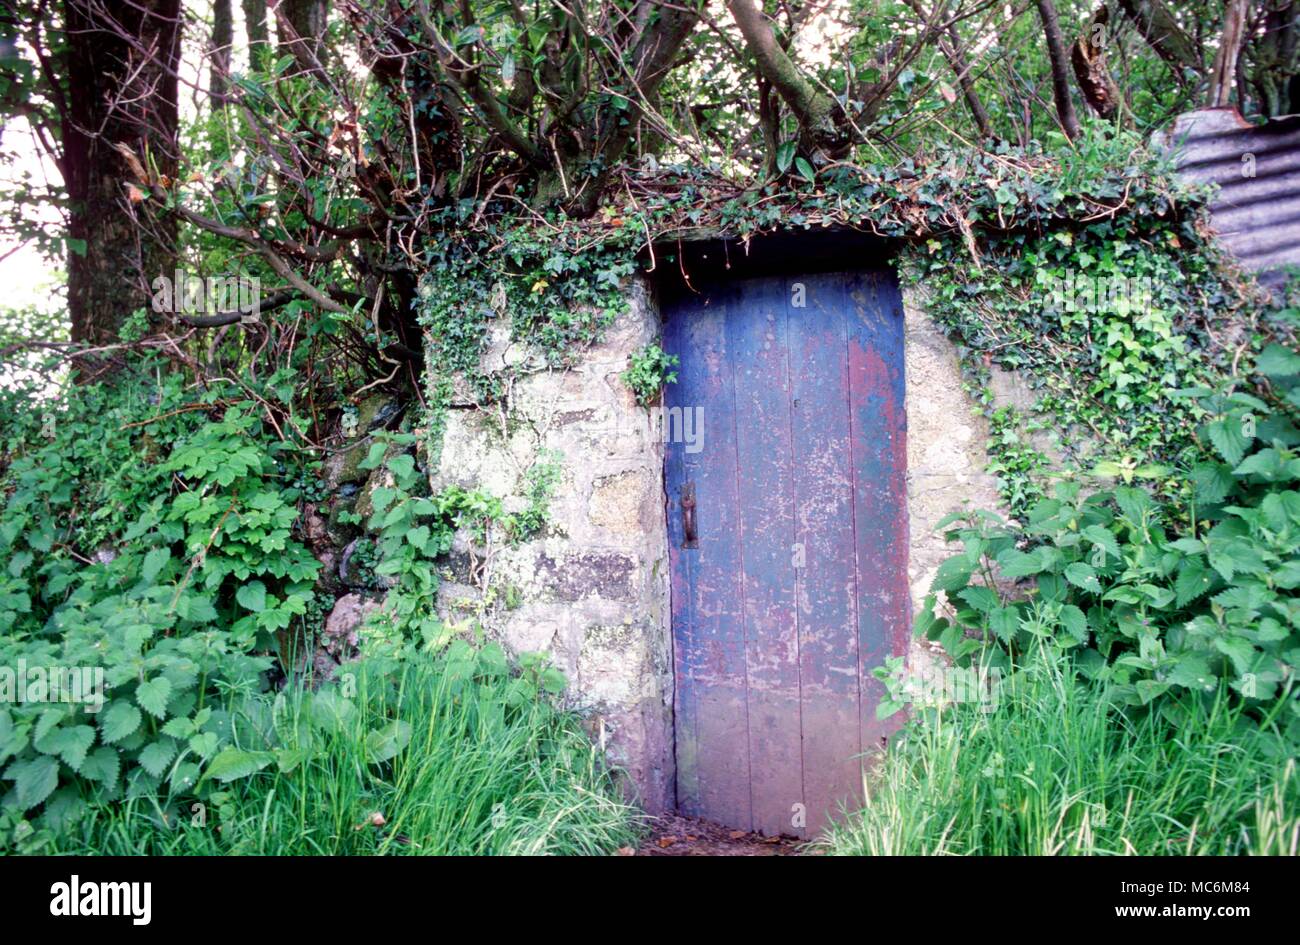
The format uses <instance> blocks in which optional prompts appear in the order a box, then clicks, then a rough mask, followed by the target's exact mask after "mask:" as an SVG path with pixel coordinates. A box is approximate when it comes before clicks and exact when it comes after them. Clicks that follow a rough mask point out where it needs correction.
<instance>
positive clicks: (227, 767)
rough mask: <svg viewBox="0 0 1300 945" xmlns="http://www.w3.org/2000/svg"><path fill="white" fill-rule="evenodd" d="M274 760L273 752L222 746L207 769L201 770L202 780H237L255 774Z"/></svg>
mask: <svg viewBox="0 0 1300 945" xmlns="http://www.w3.org/2000/svg"><path fill="white" fill-rule="evenodd" d="M274 760H275V754H274V753H273V752H269V751H244V750H243V749H240V748H235V747H234V746H231V747H228V748H223V749H222V750H221V753H220V754H219V755H217V757H215V758H213V759H212V763H211V764H209V765H208V770H207V771H205V772H203V778H202V780H203V781H207V780H209V779H212V778H215V779H216V780H218V781H222V782H228V781H237V780H238V779H240V778H246V777H248V776H249V775H253V774H256V773H257V772H259V771H261V770H262V769H263V768H265V767H266V766H267V765H269V764H270V763H271V762H272V761H274Z"/></svg>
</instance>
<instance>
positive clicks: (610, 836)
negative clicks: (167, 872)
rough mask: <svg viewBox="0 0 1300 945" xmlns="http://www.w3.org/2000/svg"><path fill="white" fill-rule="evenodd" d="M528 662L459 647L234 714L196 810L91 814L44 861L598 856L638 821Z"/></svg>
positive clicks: (549, 685)
mask: <svg viewBox="0 0 1300 945" xmlns="http://www.w3.org/2000/svg"><path fill="white" fill-rule="evenodd" d="M563 686H564V679H563V676H562V675H560V674H559V673H557V672H556V671H555V670H554V669H551V668H549V667H548V666H547V665H546V663H545V661H544V660H541V659H540V658H538V657H536V656H530V657H527V658H526V660H525V663H524V665H523V667H522V671H521V672H519V673H515V672H513V671H511V669H510V667H509V664H508V663H507V660H506V657H505V654H504V653H503V652H502V651H501V650H500V648H499V647H496V646H494V645H488V646H485V647H483V648H481V649H478V650H475V649H474V648H472V647H470V646H468V645H467V644H465V643H464V642H463V641H456V642H454V643H452V644H451V645H450V646H448V647H446V648H445V649H444V650H442V651H441V652H440V653H439V654H438V655H436V656H422V657H417V658H415V659H414V660H412V661H408V662H406V663H400V664H399V663H393V662H391V661H386V660H377V661H372V662H364V663H359V664H353V665H351V666H349V667H348V674H347V675H346V676H345V677H343V678H341V679H340V681H339V682H338V683H333V684H329V685H326V686H323V687H321V688H320V689H318V690H315V691H311V690H308V689H304V688H302V687H294V688H292V689H289V690H285V691H283V692H280V693H278V694H276V695H275V696H274V698H271V697H267V698H264V699H258V700H254V701H249V702H245V703H244V704H243V705H242V706H241V708H240V709H239V711H237V712H234V713H232V714H231V716H230V719H231V728H232V730H233V732H234V738H233V741H232V743H231V744H230V745H228V746H227V747H226V748H224V749H223V750H222V751H221V752H219V753H217V754H216V755H214V756H213V757H212V759H211V761H210V762H209V763H208V765H207V767H206V768H205V769H204V771H203V774H202V776H201V777H202V781H203V783H204V784H205V786H207V787H208V788H209V789H210V790H209V793H208V794H207V795H206V802H205V804H204V805H203V806H201V807H199V806H195V805H194V804H193V803H188V802H187V803H183V804H179V805H178V804H176V803H175V802H174V800H169V799H168V798H166V797H160V798H157V799H155V798H152V797H139V798H135V799H132V800H130V801H128V802H126V803H124V804H121V805H118V806H116V807H112V808H109V807H100V808H97V809H95V810H94V811H93V812H92V813H91V814H90V816H88V817H87V818H85V819H84V820H83V821H82V823H81V824H79V825H78V827H77V828H76V829H75V830H73V831H70V832H69V833H66V834H64V835H63V836H61V837H57V838H52V839H51V838H47V837H43V836H40V835H34V836H32V837H31V838H30V840H29V841H28V843H29V846H34V845H35V844H37V843H40V842H44V843H46V844H48V845H47V846H45V847H43V849H45V850H47V851H51V852H61V853H63V852H66V853H96V854H131V855H138V854H141V853H145V854H182V853H184V854H205V855H212V854H278V855H286V854H287V855H303V854H305V855H346V854H352V855H357V854H364V855H374V854H379V855H439V854H531V855H540V854H548V855H555V854H607V853H611V852H613V851H614V850H615V849H617V848H619V847H621V846H624V845H627V844H629V843H631V842H633V840H634V839H635V825H636V820H637V815H636V813H635V811H634V809H633V808H631V807H629V806H628V805H626V804H625V803H624V802H623V801H622V800H621V799H620V797H619V794H618V789H617V787H616V786H615V784H614V780H613V777H612V775H611V773H610V772H609V771H608V770H607V769H606V768H605V767H604V766H603V764H602V762H601V759H600V757H599V755H598V753H597V751H596V749H595V747H594V746H593V745H592V744H591V741H590V740H589V739H588V737H587V736H586V734H585V733H584V732H583V730H582V727H581V725H580V723H579V720H578V719H577V718H576V717H575V716H573V715H571V714H569V713H566V712H562V711H559V710H557V709H556V708H555V707H554V705H553V703H552V701H551V698H550V694H551V693H553V692H556V691H558V690H560V689H562V688H563Z"/></svg>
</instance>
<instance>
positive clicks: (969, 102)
mask: <svg viewBox="0 0 1300 945" xmlns="http://www.w3.org/2000/svg"><path fill="white" fill-rule="evenodd" d="M939 48H940V49H941V50H942V51H943V53H944V56H945V58H946V59H947V60H948V64H949V65H950V66H952V71H953V72H954V73H955V74H956V76H957V84H958V85H959V86H961V93H962V96H963V97H964V98H965V99H966V107H967V108H968V109H970V117H971V120H972V121H973V122H975V127H976V128H977V129H978V130H979V133H980V137H981V138H983V139H984V140H985V141H992V140H993V139H995V138H996V137H997V136H996V135H995V134H994V133H993V123H992V122H991V121H989V113H988V112H987V111H986V110H985V109H984V103H983V102H982V101H981V100H980V97H979V93H978V92H977V91H976V90H975V79H974V77H973V76H972V75H971V74H970V65H969V64H968V63H967V62H966V54H965V53H964V52H962V48H961V37H960V36H958V35H957V24H955V23H949V24H948V41H947V43H944V42H940V43H939Z"/></svg>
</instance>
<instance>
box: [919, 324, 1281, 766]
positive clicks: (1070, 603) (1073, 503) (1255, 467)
mask: <svg viewBox="0 0 1300 945" xmlns="http://www.w3.org/2000/svg"><path fill="white" fill-rule="evenodd" d="M1255 367H1256V371H1257V372H1258V374H1260V375H1262V378H1263V380H1264V383H1262V384H1261V385H1260V392H1261V393H1263V394H1266V395H1267V398H1268V399H1264V397H1261V396H1256V395H1255V394H1251V393H1245V392H1243V391H1238V390H1228V391H1225V392H1223V393H1216V392H1213V391H1210V390H1208V389H1205V388H1196V389H1189V390H1184V391H1181V392H1179V394H1180V396H1182V397H1184V398H1187V399H1194V400H1195V401H1196V402H1197V403H1198V404H1199V407H1200V409H1201V410H1202V411H1203V412H1204V413H1205V415H1206V416H1207V417H1208V418H1209V419H1208V420H1207V422H1206V423H1204V424H1203V425H1202V426H1201V427H1200V431H1199V432H1200V436H1201V437H1202V438H1203V440H1204V442H1205V443H1207V444H1208V446H1209V449H1210V452H1209V454H1208V455H1205V456H1203V457H1202V458H1201V460H1200V461H1198V462H1196V463H1194V464H1193V465H1192V466H1191V467H1190V468H1189V469H1188V470H1187V474H1186V476H1185V477H1180V478H1185V479H1186V481H1187V482H1188V483H1189V488H1190V490H1191V494H1192V499H1191V502H1192V508H1191V513H1190V515H1189V516H1187V517H1184V516H1183V515H1182V513H1181V509H1179V508H1177V506H1176V504H1175V503H1173V502H1172V501H1161V500H1159V499H1157V498H1153V496H1152V495H1151V493H1150V492H1149V491H1148V490H1147V489H1145V488H1143V487H1141V486H1140V485H1137V484H1129V485H1124V484H1120V485H1115V486H1113V487H1100V484H1099V483H1090V484H1089V488H1085V487H1084V483H1083V482H1081V481H1078V480H1076V481H1069V480H1067V481H1063V482H1060V483H1058V485H1057V487H1056V489H1055V494H1054V495H1053V496H1052V497H1050V498H1045V499H1042V500H1040V501H1039V502H1037V503H1035V504H1034V506H1033V507H1032V508H1031V509H1030V511H1029V515H1028V520H1027V522H1026V523H1025V524H1024V525H1023V527H1018V526H1013V525H1011V524H1008V523H1006V522H1004V521H1002V519H1000V518H999V517H998V516H996V515H993V514H992V513H988V512H978V513H973V514H969V515H967V514H964V513H963V514H959V515H955V516H950V517H949V518H948V519H947V520H945V521H944V522H943V523H941V526H940V527H941V528H944V529H947V532H946V534H947V537H948V539H949V540H951V541H956V542H960V543H961V545H962V547H963V551H962V553H961V554H960V555H958V556H956V557H954V558H951V559H949V560H948V561H946V562H945V563H944V564H943V565H942V566H941V567H940V569H939V572H938V575H937V576H936V579H935V581H934V585H933V588H932V593H931V595H930V596H929V597H928V598H927V600H926V604H925V607H924V608H923V609H922V612H921V614H920V615H919V617H918V618H917V626H916V629H917V632H918V633H919V634H923V635H925V636H926V637H928V638H929V639H932V640H937V641H939V642H940V643H942V645H943V646H944V647H945V649H946V650H947V651H948V653H949V654H950V655H951V656H952V657H953V658H954V659H956V660H957V661H958V662H959V663H960V664H962V665H967V664H969V663H970V661H971V660H973V659H977V658H979V659H984V658H986V657H987V653H988V648H990V647H991V648H992V651H993V653H994V654H995V655H996V654H1001V656H1002V658H1003V663H1004V665H1005V664H1006V663H1007V662H1014V661H1015V659H1016V658H1017V657H1018V656H1019V655H1020V654H1023V653H1025V652H1028V651H1029V650H1030V649H1031V647H1032V646H1033V644H1034V643H1035V641H1037V640H1045V641H1049V642H1050V643H1052V644H1054V645H1056V646H1057V647H1060V648H1062V649H1066V650H1070V651H1072V652H1074V653H1075V654H1076V655H1077V661H1078V665H1079V666H1080V668H1081V669H1082V670H1083V671H1084V672H1086V673H1088V674H1089V675H1092V676H1095V677H1099V678H1106V679H1107V680H1108V681H1109V682H1111V683H1113V684H1114V691H1115V692H1116V693H1117V694H1118V695H1119V696H1120V697H1121V698H1124V699H1127V700H1128V701H1129V702H1130V703H1132V704H1133V705H1155V706H1157V707H1158V708H1159V710H1160V711H1162V712H1165V713H1166V714H1167V715H1169V716H1170V717H1172V718H1174V719H1177V718H1178V716H1179V714H1180V712H1183V711H1186V705H1187V703H1186V701H1185V700H1187V699H1190V698H1196V697H1200V696H1204V697H1208V696H1209V694H1211V693H1214V692H1215V691H1216V690H1218V688H1219V687H1220V686H1221V685H1227V686H1229V687H1230V688H1231V690H1232V691H1233V692H1235V693H1236V695H1237V696H1238V697H1239V698H1240V699H1242V700H1245V702H1246V703H1247V704H1248V705H1249V706H1251V707H1252V709H1253V714H1254V716H1255V717H1256V718H1257V719H1258V721H1259V722H1260V724H1261V725H1270V726H1271V725H1276V726H1278V728H1279V729H1280V730H1282V731H1283V732H1284V733H1285V734H1286V736H1287V738H1288V741H1289V743H1290V744H1291V745H1292V746H1293V749H1294V750H1300V701H1298V700H1297V690H1296V686H1295V683H1296V679H1295V675H1296V670H1297V667H1300V594H1298V593H1297V590H1298V589H1300V490H1297V487H1296V483H1297V482H1300V451H1298V447H1300V430H1298V429H1297V426H1296V424H1295V422H1294V418H1295V416H1296V415H1297V409H1298V408H1300V355H1297V354H1296V353H1295V352H1294V351H1293V350H1290V349H1289V348H1288V347H1285V346H1283V345H1280V344H1272V345H1269V346H1268V347H1266V348H1265V349H1264V350H1263V351H1262V352H1261V353H1260V355H1259V357H1258V358H1257V360H1256V365H1255ZM1112 466H1114V464H1110V465H1109V466H1107V467H1106V471H1107V472H1110V473H1115V472H1117V471H1119V472H1120V473H1121V475H1120V476H1119V479H1120V480H1121V481H1122V480H1123V479H1125V478H1126V477H1125V476H1124V475H1122V472H1123V471H1122V470H1117V469H1115V468H1111V467H1112ZM1127 478H1128V479H1129V481H1130V482H1134V483H1136V481H1137V480H1138V478H1139V477H1137V476H1136V475H1130V476H1128V477H1127Z"/></svg>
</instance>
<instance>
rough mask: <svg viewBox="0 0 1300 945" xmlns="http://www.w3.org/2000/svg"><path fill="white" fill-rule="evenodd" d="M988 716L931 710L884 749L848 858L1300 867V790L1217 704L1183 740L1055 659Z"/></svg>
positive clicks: (1007, 683)
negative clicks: (1256, 861) (1210, 860)
mask: <svg viewBox="0 0 1300 945" xmlns="http://www.w3.org/2000/svg"><path fill="white" fill-rule="evenodd" d="M999 695H1000V699H999V701H998V704H997V705H996V708H993V710H992V711H983V710H982V707H981V706H980V705H979V704H977V703H971V702H967V703H961V704H950V705H947V706H945V707H944V708H942V709H927V710H922V711H920V712H918V714H917V715H916V716H915V717H914V718H913V719H912V720H911V721H910V722H909V724H908V726H907V727H906V728H905V729H904V734H903V735H902V736H901V740H899V741H896V742H895V743H894V744H893V745H891V747H890V749H889V750H888V751H887V752H886V754H885V756H884V757H883V758H882V759H881V761H880V763H879V765H878V766H877V768H876V769H875V771H874V773H873V776H872V777H871V778H870V779H869V783H868V785H867V800H866V803H865V805H864V807H863V809H862V810H861V811H858V812H856V813H854V814H851V815H849V816H848V817H847V818H846V819H844V820H843V821H842V822H840V823H838V824H837V825H835V826H834V827H833V828H831V829H830V831H829V832H828V833H827V835H826V838H825V840H824V841H823V843H822V846H823V847H824V848H825V850H826V852H829V853H833V854H842V855H889V854H893V855H944V854H975V855H985V856H989V855H1107V854H1144V855H1156V854H1171V855H1173V854H1179V855H1188V854H1247V853H1248V854H1288V855H1296V854H1297V853H1298V852H1300V778H1298V777H1297V774H1296V768H1295V761H1294V759H1289V758H1287V757H1286V753H1285V752H1284V750H1283V746H1282V742H1281V740H1280V739H1274V738H1272V737H1270V736H1269V735H1268V734H1261V733H1260V732H1259V730H1258V729H1257V727H1256V726H1255V725H1254V724H1251V723H1247V722H1246V721H1245V720H1243V719H1241V718H1240V713H1239V710H1237V709H1236V708H1234V707H1233V706H1232V705H1231V703H1230V701H1229V699H1228V698H1227V697H1226V695H1220V696H1218V697H1213V698H1211V697H1207V698H1206V699H1205V700H1204V701H1203V702H1202V703H1201V704H1200V705H1198V706H1196V707H1195V708H1194V709H1193V711H1192V712H1190V713H1189V715H1188V716H1187V717H1186V718H1185V719H1180V720H1179V721H1178V723H1177V724H1173V723H1171V722H1170V721H1169V720H1168V719H1166V718H1164V717H1162V716H1160V715H1158V714H1154V713H1143V712H1134V711H1132V710H1129V711H1128V712H1122V711H1120V710H1119V709H1117V708H1116V707H1114V706H1113V705H1112V704H1111V703H1110V702H1109V701H1108V699H1107V698H1106V691H1105V688H1104V686H1103V685H1102V684H1099V683H1096V682H1091V681H1087V680H1084V679H1081V678H1080V677H1078V676H1077V674H1076V673H1075V672H1074V671H1073V670H1072V668H1071V667H1070V666H1069V664H1068V663H1067V662H1065V661H1064V660H1062V659H1059V658H1058V659H1054V658H1047V657H1043V658H1040V659H1035V660H1034V661H1033V662H1032V663H1030V664H1029V665H1028V666H1026V667H1025V668H1024V669H1022V670H1021V671H1019V672H1017V673H1014V674H1013V675H1011V676H1009V677H1008V678H1007V679H1006V680H1004V681H1003V683H1002V686H1001V688H1000V693H999Z"/></svg>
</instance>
